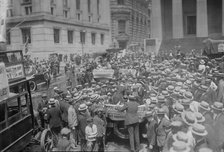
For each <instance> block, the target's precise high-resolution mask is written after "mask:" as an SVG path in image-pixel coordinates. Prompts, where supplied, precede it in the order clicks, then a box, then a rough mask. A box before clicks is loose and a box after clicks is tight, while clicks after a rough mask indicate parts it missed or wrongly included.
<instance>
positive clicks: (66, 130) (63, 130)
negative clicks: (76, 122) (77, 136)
mask: <svg viewBox="0 0 224 152" xmlns="http://www.w3.org/2000/svg"><path fill="white" fill-rule="evenodd" d="M70 132H71V130H70V129H68V128H63V129H62V130H61V135H68V134H69V133H70Z"/></svg>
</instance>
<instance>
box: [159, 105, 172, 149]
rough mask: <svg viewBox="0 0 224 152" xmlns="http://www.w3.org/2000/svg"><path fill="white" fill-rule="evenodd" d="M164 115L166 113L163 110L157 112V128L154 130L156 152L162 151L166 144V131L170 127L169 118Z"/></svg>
mask: <svg viewBox="0 0 224 152" xmlns="http://www.w3.org/2000/svg"><path fill="white" fill-rule="evenodd" d="M165 113H166V112H165V110H164V109H163V108H160V109H159V110H158V111H157V123H158V126H157V128H156V142H157V148H156V151H158V152H162V151H163V147H164V145H165V142H166V136H167V129H168V128H169V127H170V121H169V118H168V117H167V116H166V115H165Z"/></svg>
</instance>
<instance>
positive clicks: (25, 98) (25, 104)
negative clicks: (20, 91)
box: [20, 94, 30, 117]
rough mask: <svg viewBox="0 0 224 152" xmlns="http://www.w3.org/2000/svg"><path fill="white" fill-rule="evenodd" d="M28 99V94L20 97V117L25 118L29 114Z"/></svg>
mask: <svg viewBox="0 0 224 152" xmlns="http://www.w3.org/2000/svg"><path fill="white" fill-rule="evenodd" d="M28 100H29V98H28V94H25V95H22V96H20V101H21V108H22V110H21V112H22V117H25V116H27V115H28V114H30V111H29V101H28Z"/></svg>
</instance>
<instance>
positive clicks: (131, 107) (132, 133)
mask: <svg viewBox="0 0 224 152" xmlns="http://www.w3.org/2000/svg"><path fill="white" fill-rule="evenodd" d="M138 106H139V104H138V103H137V102H136V97H134V96H129V102H127V103H125V105H124V106H123V107H122V108H121V109H118V110H119V111H124V110H126V115H125V125H126V126H127V128H128V133H129V140H130V146H131V151H132V152H134V151H136V150H139V146H140V139H139V118H138V115H137V111H138ZM135 144H136V148H135Z"/></svg>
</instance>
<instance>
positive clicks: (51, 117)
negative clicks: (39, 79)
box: [47, 98, 62, 135]
mask: <svg viewBox="0 0 224 152" xmlns="http://www.w3.org/2000/svg"><path fill="white" fill-rule="evenodd" d="M48 104H49V109H48V110H47V120H48V123H49V127H50V129H51V131H52V132H53V133H55V134H56V135H58V134H59V133H60V131H61V126H62V118H61V111H60V109H59V108H58V107H57V106H55V100H54V99H53V98H52V99H50V101H49V103H48Z"/></svg>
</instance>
